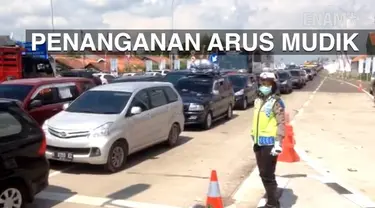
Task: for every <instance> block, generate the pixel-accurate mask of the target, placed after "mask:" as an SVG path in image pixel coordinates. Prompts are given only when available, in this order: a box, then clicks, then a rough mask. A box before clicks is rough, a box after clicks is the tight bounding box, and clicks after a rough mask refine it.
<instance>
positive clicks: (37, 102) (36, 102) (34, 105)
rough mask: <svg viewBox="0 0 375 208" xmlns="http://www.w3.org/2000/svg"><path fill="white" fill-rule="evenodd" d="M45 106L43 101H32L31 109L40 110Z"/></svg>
mask: <svg viewBox="0 0 375 208" xmlns="http://www.w3.org/2000/svg"><path fill="white" fill-rule="evenodd" d="M42 105H43V103H42V101H41V100H33V101H31V103H30V105H29V107H30V109H34V108H39V107H41V106H42Z"/></svg>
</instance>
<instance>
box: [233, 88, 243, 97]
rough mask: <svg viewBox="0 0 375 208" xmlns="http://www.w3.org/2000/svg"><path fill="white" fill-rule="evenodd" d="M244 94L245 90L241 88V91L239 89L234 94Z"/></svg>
mask: <svg viewBox="0 0 375 208" xmlns="http://www.w3.org/2000/svg"><path fill="white" fill-rule="evenodd" d="M243 94H244V90H243V89H242V90H240V91H237V92H236V93H234V95H236V96H239V95H243Z"/></svg>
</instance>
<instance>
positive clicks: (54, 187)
mask: <svg viewBox="0 0 375 208" xmlns="http://www.w3.org/2000/svg"><path fill="white" fill-rule="evenodd" d="M321 80H322V78H320V77H316V78H315V79H314V80H313V81H311V82H309V83H308V85H307V86H306V87H305V88H304V89H302V90H295V91H294V92H293V93H292V94H290V95H285V96H283V99H284V101H285V103H286V106H287V110H288V112H289V113H290V114H291V116H293V115H294V114H295V113H296V112H297V109H299V108H300V107H301V106H302V105H303V103H304V102H305V100H307V99H308V97H309V95H310V94H311V92H312V91H314V90H315V89H316V88H317V87H318V86H319V84H320V82H321ZM324 89H325V88H324V87H322V90H324ZM330 89H331V87H330V86H327V87H326V90H330ZM338 89H339V90H338V91H340V90H341V89H342V88H341V87H338ZM252 112H253V110H252V108H250V109H248V110H246V111H235V113H234V114H235V116H234V118H233V119H232V120H230V121H222V122H219V123H218V124H217V125H215V126H214V127H213V128H212V129H210V130H208V131H200V130H197V129H191V128H189V129H187V130H186V131H185V132H183V133H182V136H181V139H180V145H179V146H177V147H175V148H173V149H168V148H166V147H164V146H162V145H158V146H156V147H152V148H149V149H147V150H144V151H142V152H139V153H137V154H135V155H133V156H130V158H129V160H128V166H127V168H126V169H125V170H124V171H122V172H119V173H116V174H110V175H108V174H105V173H104V172H103V171H102V168H101V167H97V166H89V165H76V164H66V163H53V164H52V170H51V174H50V179H49V182H50V186H49V187H48V188H47V189H46V190H45V191H44V192H42V193H41V194H40V195H39V196H38V197H37V198H38V199H37V200H36V201H35V202H34V203H33V204H32V205H30V206H29V207H30V208H31V207H33V208H34V207H35V208H37V207H38V208H39V207H59V208H68V207H75V208H84V207H141V206H144V207H147V208H153V207H156V205H155V204H159V205H169V206H176V207H189V206H191V205H193V204H196V203H204V201H205V198H206V193H207V190H208V182H209V176H210V172H211V170H216V171H217V173H218V177H219V183H220V189H221V194H222V197H223V198H224V201H225V203H226V204H230V203H231V196H232V194H233V193H234V192H235V191H236V189H237V188H238V186H239V185H240V183H241V182H242V180H243V179H244V178H245V177H247V176H248V174H249V173H250V172H251V171H252V169H253V168H254V166H255V158H254V155H253V153H252V148H251V141H250V127H251V118H252ZM116 200H117V201H116ZM145 203H146V204H145Z"/></svg>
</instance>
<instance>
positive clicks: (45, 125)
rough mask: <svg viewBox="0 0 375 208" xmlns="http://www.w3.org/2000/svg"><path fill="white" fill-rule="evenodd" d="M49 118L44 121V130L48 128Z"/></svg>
mask: <svg viewBox="0 0 375 208" xmlns="http://www.w3.org/2000/svg"><path fill="white" fill-rule="evenodd" d="M48 121H49V120H48V119H47V120H45V121H44V123H43V125H42V129H43V131H47V130H48Z"/></svg>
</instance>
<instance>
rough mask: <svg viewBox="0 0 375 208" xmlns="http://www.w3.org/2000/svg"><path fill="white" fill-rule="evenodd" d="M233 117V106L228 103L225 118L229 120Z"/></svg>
mask: <svg viewBox="0 0 375 208" xmlns="http://www.w3.org/2000/svg"><path fill="white" fill-rule="evenodd" d="M232 117H233V108H232V105H231V104H229V106H228V110H227V115H226V118H227V119H228V120H229V119H231V118H232Z"/></svg>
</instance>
